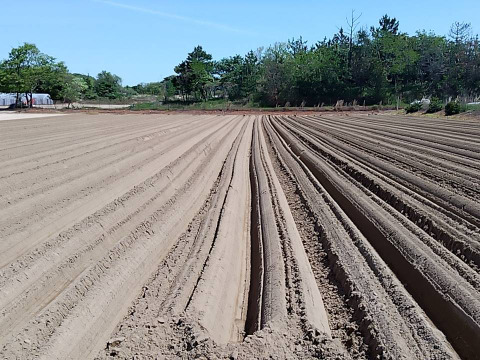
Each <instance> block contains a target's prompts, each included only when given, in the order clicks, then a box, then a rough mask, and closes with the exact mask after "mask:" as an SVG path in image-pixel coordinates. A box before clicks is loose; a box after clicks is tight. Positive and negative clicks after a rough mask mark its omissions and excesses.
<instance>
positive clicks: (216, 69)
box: [165, 12, 480, 106]
mask: <svg viewBox="0 0 480 360" xmlns="http://www.w3.org/2000/svg"><path fill="white" fill-rule="evenodd" d="M358 20H359V17H358V16H357V17H356V16H355V13H354V12H352V16H351V18H350V19H349V21H347V23H348V26H347V28H346V29H344V28H340V29H339V31H338V32H337V33H335V34H334V35H333V36H332V37H331V38H330V39H327V38H325V39H323V40H322V41H318V42H316V43H315V44H314V45H313V46H308V45H307V42H306V41H304V40H303V39H302V38H301V37H300V38H298V39H291V40H288V41H287V42H284V43H277V44H274V45H273V46H269V47H268V48H266V49H262V48H261V49H258V50H257V51H255V52H254V51H250V52H248V53H247V54H246V55H245V56H240V55H235V56H232V57H228V58H224V59H221V60H219V61H212V57H211V55H209V54H207V53H205V51H204V50H203V49H202V47H201V46H198V47H196V48H195V49H194V50H193V52H191V53H190V54H188V57H187V59H186V60H185V61H184V62H182V63H181V64H180V65H178V66H177V67H176V68H175V69H174V70H175V73H176V75H175V76H173V77H169V78H167V79H166V80H165V81H166V82H173V84H174V85H175V87H176V89H177V91H178V93H180V94H181V95H182V97H183V98H188V97H193V98H194V99H199V98H200V99H203V100H207V98H208V97H210V98H211V97H218V96H219V94H221V96H224V97H228V98H229V99H230V100H245V101H252V102H258V103H260V104H263V105H267V106H289V105H291V106H321V105H322V104H330V105H331V104H335V103H336V102H337V101H338V100H343V101H344V102H347V103H362V104H363V103H365V104H379V103H383V104H387V103H388V104H399V103H410V102H411V101H414V100H416V99H421V98H423V97H429V98H437V99H441V100H442V101H444V102H447V101H449V100H451V99H454V100H455V99H462V100H468V99H475V98H478V96H479V95H480V47H479V38H478V35H477V36H473V35H472V34H471V26H470V24H465V23H458V22H457V23H454V24H453V25H452V27H451V30H450V33H449V35H448V36H439V35H436V34H434V33H433V32H426V31H417V32H416V34H415V35H413V36H410V35H408V34H407V33H404V32H402V31H400V26H399V25H400V24H399V21H398V20H397V19H395V18H390V17H389V16H387V15H385V16H383V17H382V18H381V19H380V21H379V24H378V26H372V27H370V28H369V29H366V28H361V29H358V30H357V26H358Z"/></svg>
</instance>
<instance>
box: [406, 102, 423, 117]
mask: <svg viewBox="0 0 480 360" xmlns="http://www.w3.org/2000/svg"><path fill="white" fill-rule="evenodd" d="M421 109H422V104H421V103H420V102H415V103H413V104H410V105H408V106H407V107H406V108H405V111H406V112H407V114H411V113H416V112H418V111H420V110H421Z"/></svg>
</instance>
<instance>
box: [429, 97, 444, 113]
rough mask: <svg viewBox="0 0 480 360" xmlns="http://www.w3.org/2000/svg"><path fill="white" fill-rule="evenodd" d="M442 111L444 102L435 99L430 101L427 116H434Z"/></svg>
mask: <svg viewBox="0 0 480 360" xmlns="http://www.w3.org/2000/svg"><path fill="white" fill-rule="evenodd" d="M442 109H443V103H442V100H440V99H437V98H433V99H432V100H431V101H430V105H429V106H428V109H427V114H433V113H436V112H439V111H440V110H442Z"/></svg>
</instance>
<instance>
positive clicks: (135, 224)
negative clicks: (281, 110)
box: [0, 113, 480, 359]
mask: <svg viewBox="0 0 480 360" xmlns="http://www.w3.org/2000/svg"><path fill="white" fill-rule="evenodd" d="M5 114H6V113H3V114H2V113H0V119H2V116H3V117H5V116H6V117H8V116H9V115H5ZM21 115H23V114H21ZM28 115H29V116H30V117H28V118H27V117H17V118H16V119H15V121H5V122H1V123H0V239H1V241H0V358H2V359H3V358H5V359H24V358H25V359H30V358H39V359H94V358H95V359H114V358H119V359H163V358H166V359H176V358H210V359H215V358H219V359H223V358H225V359H251V358H274V359H290V358H298V359H306V358H312V359H313V358H324V359H373V358H381V359H460V358H462V359H475V358H476V357H477V354H478V353H480V274H479V269H480V245H479V243H480V206H479V205H478V204H479V200H480V182H479V178H480V176H479V175H480V165H479V164H480V161H479V160H480V155H479V154H480V123H479V122H478V121H474V120H466V119H463V120H453V119H449V120H443V119H427V118H415V117H410V116H409V117H402V116H394V115H389V114H368V113H349V114H347V113H344V114H334V113H326V114H323V115H315V114H303V115H300V114H291V115H272V114H270V115H260V114H230V115H228V114H223V115H221V114H216V113H211V114H186V113H181V114H177V115H174V114H142V115H139V114H133V113H124V114H95V113H77V114H68V115H65V116H62V117H55V116H53V115H55V114H28ZM34 115H43V116H44V117H38V116H34ZM35 117H38V118H35ZM33 118H35V119H33ZM32 120H34V121H32Z"/></svg>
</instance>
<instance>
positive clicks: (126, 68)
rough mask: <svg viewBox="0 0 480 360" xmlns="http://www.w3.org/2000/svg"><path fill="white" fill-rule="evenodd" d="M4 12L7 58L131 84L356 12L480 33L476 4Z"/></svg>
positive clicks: (313, 37)
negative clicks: (49, 61)
mask: <svg viewBox="0 0 480 360" xmlns="http://www.w3.org/2000/svg"><path fill="white" fill-rule="evenodd" d="M0 8H1V15H0V59H3V58H6V57H7V56H8V52H9V51H10V50H11V48H12V47H16V46H19V45H21V44H23V43H24V42H32V43H35V44H36V45H37V46H38V47H39V48H40V50H41V51H42V52H44V53H47V54H49V55H52V56H54V57H56V58H57V59H59V60H62V61H64V62H65V63H66V64H67V66H68V68H69V69H70V71H72V72H81V73H89V74H91V75H96V74H98V73H99V72H100V71H102V70H108V71H111V72H113V73H115V74H117V75H119V76H120V77H121V78H122V79H123V84H124V85H134V84H137V83H140V82H149V81H158V80H161V79H163V78H164V77H165V76H168V75H170V74H172V73H173V67H174V66H175V65H177V64H178V63H180V62H181V61H182V60H183V59H184V58H185V57H186V55H187V53H188V52H190V51H191V50H192V49H193V47H195V46H196V45H202V46H203V47H204V49H205V50H207V51H208V52H209V53H211V54H212V55H213V56H214V58H215V59H220V58H222V57H225V56H230V55H234V54H237V53H238V54H241V55H243V54H245V53H246V52H248V51H249V50H250V49H257V48H258V47H260V46H268V45H269V44H273V43H275V42H278V41H285V40H287V39H289V38H292V37H298V36H300V35H301V36H303V38H304V39H305V40H308V41H309V43H310V44H312V43H314V42H316V41H317V40H321V39H323V38H324V37H325V36H327V37H330V36H331V35H332V34H333V33H335V32H336V31H337V28H338V27H340V26H344V25H345V24H346V20H345V18H346V16H348V15H349V13H350V12H351V10H352V9H355V10H356V12H357V14H360V13H362V14H363V15H362V17H361V19H360V23H361V25H364V26H370V25H376V24H377V22H378V19H379V18H380V17H381V16H382V15H384V14H386V13H387V14H389V15H390V16H395V17H396V18H397V19H398V20H399V21H400V28H401V30H402V31H405V32H408V33H414V32H415V31H416V30H418V29H425V30H433V31H434V32H435V33H437V34H441V35H445V34H447V33H448V29H449V27H450V25H451V24H452V23H453V22H454V21H464V22H470V23H471V24H472V26H473V31H474V33H476V34H477V33H480V20H479V14H480V1H479V0H456V1H454V2H448V5H447V3H446V2H443V1H439V0H436V1H430V0H417V1H410V0H404V1H395V2H390V1H376V0H375V1H363V2H361V1H358V0H357V1H350V0H348V1H324V0H316V1H283V0H277V1H270V0H268V1H253V0H243V1H235V2H233V1H220V0H216V1H209V0H204V1H188V0H177V1H167V0H165V1H153V0H111V1H110V0H62V1H60V0H44V1H38V0H35V1H31V0H22V1H7V0H2V1H1V2H0ZM16 13H19V14H21V17H20V15H18V16H17V15H16Z"/></svg>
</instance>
